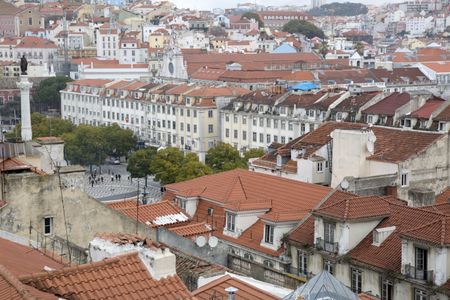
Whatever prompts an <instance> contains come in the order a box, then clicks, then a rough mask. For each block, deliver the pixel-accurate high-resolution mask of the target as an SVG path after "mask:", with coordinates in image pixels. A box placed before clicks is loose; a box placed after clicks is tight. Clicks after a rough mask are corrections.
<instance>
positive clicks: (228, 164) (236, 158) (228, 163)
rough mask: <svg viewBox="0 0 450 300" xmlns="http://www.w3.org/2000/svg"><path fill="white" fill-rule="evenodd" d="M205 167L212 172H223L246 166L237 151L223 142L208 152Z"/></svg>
mask: <svg viewBox="0 0 450 300" xmlns="http://www.w3.org/2000/svg"><path fill="white" fill-rule="evenodd" d="M206 165H207V166H208V167H210V168H211V169H213V170H214V172H223V171H228V170H233V169H236V168H245V167H246V166H247V165H246V163H245V162H244V161H243V159H242V158H241V156H240V154H239V151H238V150H236V149H235V148H234V147H233V146H231V145H230V144H227V143H224V142H219V143H218V144H217V145H216V146H215V147H213V148H211V149H209V150H208V153H207V154H206Z"/></svg>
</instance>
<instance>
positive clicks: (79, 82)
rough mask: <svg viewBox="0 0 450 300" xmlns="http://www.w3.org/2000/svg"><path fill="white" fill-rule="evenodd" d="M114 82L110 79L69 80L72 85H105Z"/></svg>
mask: <svg viewBox="0 0 450 300" xmlns="http://www.w3.org/2000/svg"><path fill="white" fill-rule="evenodd" d="M110 82H112V80H108V79H80V80H75V81H71V82H69V84H70V85H79V86H90V87H103V86H104V85H105V84H107V83H110Z"/></svg>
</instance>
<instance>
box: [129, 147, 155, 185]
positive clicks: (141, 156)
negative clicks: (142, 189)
mask: <svg viewBox="0 0 450 300" xmlns="http://www.w3.org/2000/svg"><path fill="white" fill-rule="evenodd" d="M156 150H157V149H156V148H154V147H150V148H145V149H141V150H138V151H136V152H133V154H131V155H130V157H129V158H128V165H127V171H128V172H130V174H131V177H134V178H142V177H145V181H146V182H145V183H146V184H145V185H147V175H151V174H152V173H151V169H150V166H151V163H152V161H153V159H154V158H155V156H156Z"/></svg>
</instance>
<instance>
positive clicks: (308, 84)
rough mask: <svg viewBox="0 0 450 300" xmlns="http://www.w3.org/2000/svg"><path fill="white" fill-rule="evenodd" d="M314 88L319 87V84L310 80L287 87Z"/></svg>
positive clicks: (303, 89)
mask: <svg viewBox="0 0 450 300" xmlns="http://www.w3.org/2000/svg"><path fill="white" fill-rule="evenodd" d="M315 89H320V86H319V85H317V84H315V83H314V82H310V81H305V82H300V83H297V84H296V85H293V86H290V87H289V88H288V90H291V91H310V90H315Z"/></svg>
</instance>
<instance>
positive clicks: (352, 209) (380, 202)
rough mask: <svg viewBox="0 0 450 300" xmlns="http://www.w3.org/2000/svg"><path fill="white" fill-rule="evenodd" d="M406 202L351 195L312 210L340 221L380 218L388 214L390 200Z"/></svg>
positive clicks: (400, 202) (392, 199) (391, 199)
mask: <svg viewBox="0 0 450 300" xmlns="http://www.w3.org/2000/svg"><path fill="white" fill-rule="evenodd" d="M393 201H394V202H397V203H398V204H400V205H401V204H406V203H404V202H402V201H398V200H396V199H395V198H391V197H380V196H366V197H352V198H347V199H343V200H341V201H338V202H335V203H332V204H330V205H326V206H321V207H320V208H318V209H316V210H314V211H313V214H314V215H319V216H323V217H327V218H332V219H334V220H338V221H340V222H348V221H357V220H361V219H370V218H377V219H382V218H384V217H387V216H389V214H390V209H389V204H390V202H393Z"/></svg>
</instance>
